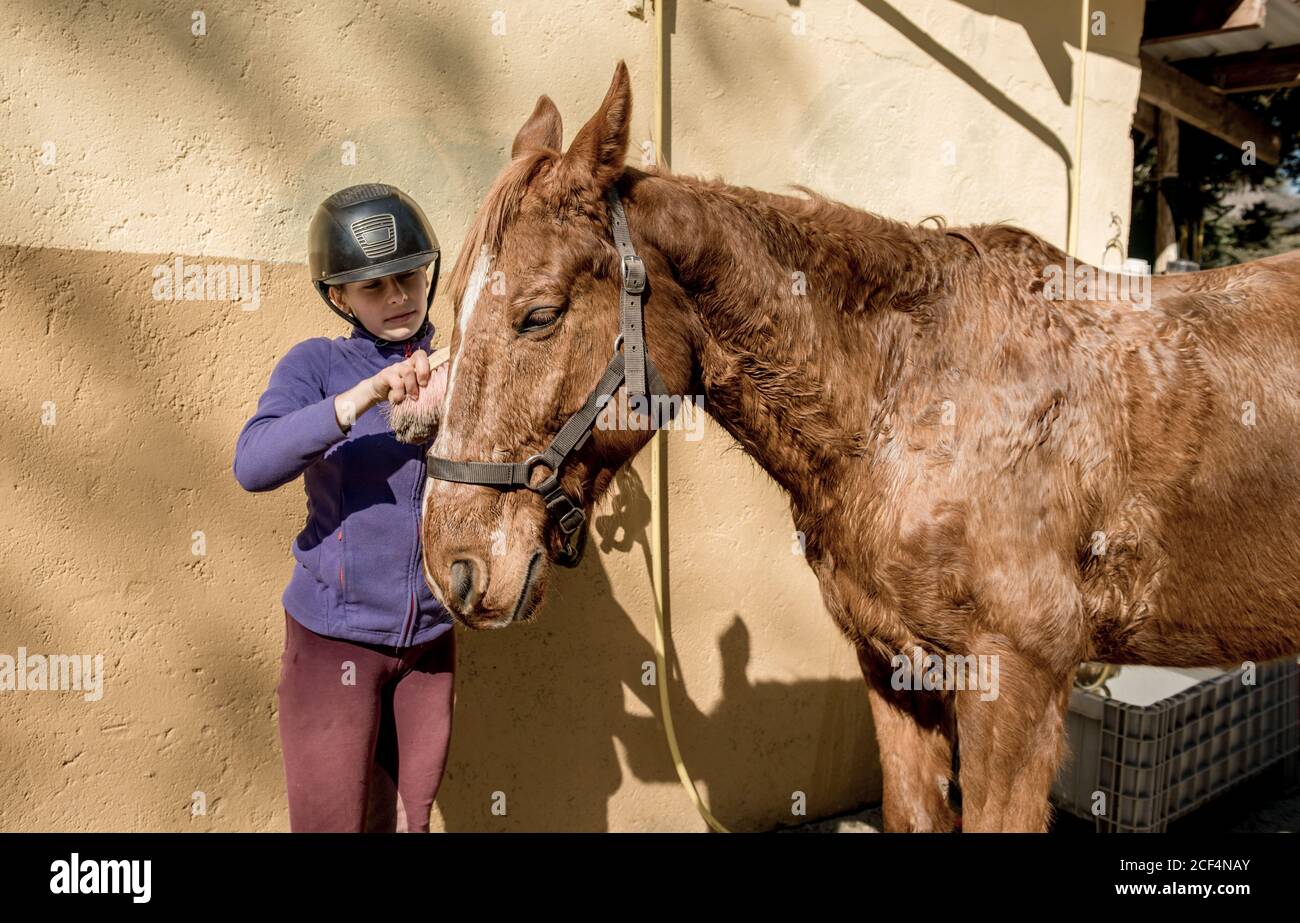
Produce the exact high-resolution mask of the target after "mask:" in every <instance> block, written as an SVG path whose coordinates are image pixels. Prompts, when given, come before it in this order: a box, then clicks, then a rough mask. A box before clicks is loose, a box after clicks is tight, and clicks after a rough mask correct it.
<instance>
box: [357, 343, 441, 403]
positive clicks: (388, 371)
mask: <svg viewBox="0 0 1300 923" xmlns="http://www.w3.org/2000/svg"><path fill="white" fill-rule="evenodd" d="M429 375H430V368H429V354H428V353H426V352H425V351H424V350H422V349H417V350H416V351H415V352H413V353H411V355H409V356H407V357H406V358H405V359H403V360H402V361H401V362H398V363H395V364H393V365H390V366H388V367H387V368H382V369H380V370H379V371H378V372H376V373H375V374H374V375H372V376H371V377H370V378H368V379H367V381H368V382H369V383H370V389H371V394H372V395H373V396H374V402H375V403H376V404H378V403H380V402H381V401H388V403H390V404H400V403H401V402H402V401H404V400H406V399H407V398H410V399H411V400H419V398H420V389H421V388H423V387H424V386H425V385H427V384H428V383H429Z"/></svg>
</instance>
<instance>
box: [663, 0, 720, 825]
mask: <svg viewBox="0 0 1300 923" xmlns="http://www.w3.org/2000/svg"><path fill="white" fill-rule="evenodd" d="M665 5H666V0H654V11H655V139H654V142H655V159H656V161H657V162H658V163H659V164H660V165H662V167H663V168H664V169H665V170H667V169H668V159H667V157H666V156H665V154H664V149H665V144H664V141H665V139H666V138H667V137H668V121H667V119H668V113H667V111H666V106H665V105H664V103H665V100H666V99H667V95H668V73H667V70H668V59H667V55H666V54H665V52H666V51H667V48H666V45H667V43H668V17H667V16H666V15H665V14H664V6H665ZM694 412H695V413H699V410H698V409H696V410H695V411H694ZM667 509H668V440H667V437H665V436H664V433H663V430H655V434H654V436H652V437H651V439H650V582H651V584H652V586H653V588H654V598H655V670H656V671H657V672H656V674H655V675H656V677H657V679H658V681H657V682H656V683H655V685H656V686H658V687H659V711H660V713H661V714H662V715H663V720H664V736H665V737H667V738H668V750H669V752H670V753H671V754H672V757H673V766H675V767H676V769H677V778H678V779H680V780H681V782H682V787H683V788H685V789H686V794H687V795H689V796H690V798H691V801H692V803H694V805H695V810H697V811H699V812H700V817H702V818H704V822H705V823H706V824H708V825H709V826H710V827H711V828H713V829H714V830H716V831H717V832H718V833H728V832H730V831H728V830H727V828H726V827H724V826H722V824H720V823H718V820H717V818H715V817H714V816H713V815H712V814H711V813H710V812H709V809H708V807H707V806H706V805H705V804H704V799H702V798H701V797H700V793H699V791H698V790H696V788H695V782H694V781H693V780H692V779H691V774H690V773H689V772H687V771H686V763H685V762H684V761H683V760H682V751H681V748H680V747H678V746H677V732H676V731H675V730H674V729H673V712H672V708H671V706H670V705H669V704H668V683H669V680H670V676H671V674H669V672H668V665H667V662H666V659H665V655H664V650H665V644H664V637H665V631H664V621H665V618H666V614H667V610H668V603H669V599H668V557H667V555H666V553H665V547H664V546H665V544H666V541H667V538H668V536H667V533H666V526H667V522H666V521H665V518H664V512H665V511H666V510H667Z"/></svg>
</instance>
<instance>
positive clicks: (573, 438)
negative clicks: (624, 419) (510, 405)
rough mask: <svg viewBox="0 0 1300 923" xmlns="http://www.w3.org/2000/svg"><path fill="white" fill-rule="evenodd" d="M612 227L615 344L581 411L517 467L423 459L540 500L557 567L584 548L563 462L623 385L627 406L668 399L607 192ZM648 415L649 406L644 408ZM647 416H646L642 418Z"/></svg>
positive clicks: (641, 268)
mask: <svg viewBox="0 0 1300 923" xmlns="http://www.w3.org/2000/svg"><path fill="white" fill-rule="evenodd" d="M605 198H606V200H607V201H608V203H609V213H610V218H611V219H612V222H613V225H614V245H615V246H616V247H617V248H618V255H619V258H620V266H621V270H622V287H621V288H622V290H621V294H620V311H619V334H618V337H617V338H616V339H615V340H614V354H613V356H612V357H611V358H610V360H609V364H608V365H607V366H605V374H603V375H602V376H601V377H600V381H599V382H598V383H597V384H596V387H595V389H594V390H593V391H592V392H591V394H590V395H589V396H588V397H587V402H586V403H585V404H583V405H582V409H581V410H579V411H578V412H577V413H575V414H574V415H573V416H571V417H569V419H568V420H566V421H565V423H564V425H563V426H562V427H560V431H559V432H558V433H556V434H555V438H554V439H552V440H551V442H550V445H548V446H547V447H546V448H545V449H543V450H542V451H541V452H538V453H537V454H536V455H531V456H529V457H528V458H526V459H525V460H524V461H521V462H477V461H452V460H451V459H448V458H438V457H436V456H433V455H430V456H428V458H427V459H426V464H427V466H428V474H429V476H430V477H434V478H437V479H438V480H440V481H456V482H458V483H461V484H479V485H482V486H485V487H495V488H497V489H498V490H503V491H504V490H518V489H520V488H523V489H526V490H531V491H533V492H534V493H536V494H538V495H540V496H541V498H542V500H543V501H545V503H546V509H547V512H548V513H549V514H550V516H551V518H552V519H554V520H555V522H556V524H557V525H558V526H559V527H560V531H561V532H563V533H564V536H565V540H564V547H563V549H562V552H561V555H560V557H559V559H558V560H557V561H556V563H558V564H561V565H563V566H565V567H577V566H578V562H579V561H581V560H582V553H583V551H584V550H585V549H586V546H587V529H586V525H587V514H586V513H584V512H583V509H582V504H581V503H578V502H575V501H574V500H573V499H572V498H570V497H569V495H568V494H567V493H565V492H564V490H563V488H561V487H560V469H561V468H562V467H563V466H564V464H565V462H567V461H568V460H569V458H570V457H571V456H572V455H573V454H574V453H575V452H577V451H579V450H580V449H581V448H582V447H583V446H584V445H586V443H587V439H588V438H589V437H590V436H591V432H592V428H593V427H594V426H595V425H596V418H597V417H598V416H599V415H600V412H601V410H602V409H603V408H604V406H605V404H606V403H608V402H609V401H610V400H611V399H613V397H614V395H615V394H617V393H618V388H619V385H620V384H622V383H623V382H624V381H625V380H626V382H627V397H628V403H629V406H631V405H633V404H634V403H635V402H638V399H640V398H643V397H645V396H646V393H647V392H646V384H647V382H648V383H649V385H650V393H651V394H667V388H665V387H664V383H663V379H662V378H660V377H659V371H658V370H657V369H656V368H655V366H654V363H653V362H651V361H650V357H649V356H648V355H646V348H645V331H644V329H643V324H642V321H643V311H642V308H643V301H644V298H645V283H646V274H645V264H644V263H642V262H641V258H640V257H639V256H637V255H636V250H635V249H634V248H633V246H632V238H631V236H630V235H629V233H628V229H627V216H626V215H625V214H624V212H623V203H622V201H621V200H620V199H619V197H618V192H617V190H616V189H615V188H614V187H613V186H610V188H609V191H608V192H607V193H606V196H605ZM646 409H647V411H648V410H649V406H648V402H647V404H646ZM647 415H648V414H647ZM651 424H652V425H653V417H651ZM538 467H546V468H548V469H550V472H551V474H550V476H549V477H547V478H546V480H544V481H543V482H542V483H541V484H538V485H537V486H536V487H534V486H532V483H531V481H532V478H531V475H532V473H533V469H535V468H538Z"/></svg>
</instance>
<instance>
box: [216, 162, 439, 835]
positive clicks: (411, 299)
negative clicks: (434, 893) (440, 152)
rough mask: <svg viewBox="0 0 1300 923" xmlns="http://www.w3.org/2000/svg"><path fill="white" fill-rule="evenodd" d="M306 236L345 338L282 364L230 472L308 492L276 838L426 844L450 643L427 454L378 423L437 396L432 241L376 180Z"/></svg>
mask: <svg viewBox="0 0 1300 923" xmlns="http://www.w3.org/2000/svg"><path fill="white" fill-rule="evenodd" d="M308 237H309V241H308V260H307V262H308V268H309V269H310V271H311V277H312V282H313V284H314V285H315V286H316V289H317V291H318V292H320V295H321V297H322V298H323V299H324V300H325V304H326V305H327V306H328V307H329V308H330V309H331V310H332V311H334V312H335V313H336V314H338V315H339V316H340V317H343V318H344V319H345V320H347V321H348V322H349V323H350V324H351V325H352V328H353V329H352V333H351V335H350V336H348V337H335V338H332V339H331V338H328V337H312V338H311V339H307V340H304V341H302V342H301V343H298V344H297V345H296V346H294V347H293V348H292V349H290V350H289V351H288V352H287V353H286V354H285V356H284V358H282V359H281V360H280V361H279V363H278V364H277V365H276V367H275V369H274V371H272V372H271V378H270V383H269V385H268V386H267V389H266V391H265V392H264V393H263V394H262V396H261V399H260V400H259V401H258V405H257V412H256V413H255V414H254V415H253V417H252V418H251V419H249V420H248V422H247V423H245V424H244V427H243V429H242V431H241V432H240V434H239V438H238V441H237V443H236V447H235V460H234V474H235V478H236V480H238V481H239V483H240V485H241V486H243V487H244V489H245V490H250V491H263V490H273V489H275V488H277V487H280V486H281V485H283V484H287V483H289V482H290V481H293V480H294V479H296V478H297V477H298V475H300V474H301V475H303V481H304V487H305V490H306V494H307V523H306V525H305V526H304V528H303V530H302V532H300V533H299V535H298V537H297V538H296V539H295V540H294V543H293V555H294V558H295V559H296V560H297V564H296V566H295V567H294V571H293V576H292V577H291V578H290V580H289V584H288V586H287V587H286V589H285V591H284V594H283V597H282V602H283V605H284V610H285V621H284V625H285V645H284V656H283V658H282V660H281V673H280V683H279V687H278V688H277V697H278V700H279V723H280V742H281V746H282V749H283V752H284V772H285V781H286V787H287V790H288V795H289V825H290V828H291V829H292V830H293V831H295V832H299V831H355V832H360V831H363V830H370V831H377V830H387V831H392V830H393V829H395V828H397V829H404V830H410V831H427V830H428V829H429V812H430V808H431V806H432V804H433V798H434V795H436V794H437V791H438V784H439V782H440V781H441V778H442V771H443V767H444V765H445V764H446V759H447V748H448V743H449V741H450V737H451V719H452V678H453V671H454V664H455V635H454V634H453V632H452V620H451V616H450V614H449V613H448V612H447V610H446V609H444V608H443V607H442V605H441V603H439V602H438V601H437V600H435V599H434V598H433V595H432V594H431V593H430V592H429V589H428V587H427V586H426V585H425V581H424V570H423V567H422V564H421V549H420V532H419V530H420V514H421V501H422V494H423V487H424V481H425V467H424V455H425V450H426V449H427V448H428V441H426V442H425V443H424V444H423V445H406V444H403V443H400V442H398V441H397V439H396V438H395V437H394V435H393V430H392V427H391V425H390V421H391V420H392V416H393V414H394V413H396V412H397V408H399V407H400V408H403V413H404V415H405V416H408V417H409V416H412V415H413V411H414V413H418V414H419V415H420V416H421V417H422V418H423V419H424V422H425V423H430V422H431V421H432V420H433V418H434V415H435V414H436V408H437V407H438V406H440V405H441V403H442V396H443V393H444V392H445V390H446V386H447V381H446V371H447V366H446V365H445V364H441V363H440V364H439V365H438V366H437V367H436V368H431V366H430V362H429V356H428V353H427V352H426V350H427V349H428V347H429V343H430V340H431V339H432V336H433V333H434V328H433V326H432V324H431V323H430V321H429V317H428V313H429V306H430V305H431V304H432V303H433V296H434V292H435V291H436V289H437V284H438V263H439V256H440V253H439V249H438V241H437V238H436V237H435V235H434V233H433V229H432V228H431V227H430V226H429V222H428V220H427V219H426V218H425V216H424V212H423V211H421V210H420V207H419V206H418V205H417V204H416V203H415V202H414V201H413V200H412V199H411V198H410V197H409V196H407V195H406V194H405V193H403V192H401V191H400V190H398V189H396V188H394V187H392V186H387V185H383V184H378V183H369V184H365V185H361V186H350V187H348V188H347V189H343V190H340V191H339V192H336V193H334V195H332V196H330V197H329V198H328V199H326V200H325V201H324V203H322V204H321V206H320V207H319V208H318V209H317V210H316V214H315V215H314V216H313V218H312V221H311V227H310V230H309V232H308ZM430 267H432V269H433V273H432V277H430V276H429V275H428V273H427V270H428V269H429V268H430ZM385 402H386V404H387V412H386V413H383V412H380V411H377V410H376V408H377V407H379V406H380V405H382V404H385ZM431 439H432V436H430V440H431ZM397 794H400V803H397V801H398V799H397V797H396V795H397Z"/></svg>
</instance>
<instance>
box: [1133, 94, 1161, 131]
mask: <svg viewBox="0 0 1300 923" xmlns="http://www.w3.org/2000/svg"><path fill="white" fill-rule="evenodd" d="M1156 118H1157V116H1156V107H1155V106H1153V105H1151V104H1150V103H1149V102H1147V101H1146V100H1145V99H1139V100H1138V104H1137V110H1136V111H1134V113H1133V127H1134V128H1136V129H1137V130H1138V131H1140V132H1142V134H1144V135H1146V136H1147V137H1148V138H1154V137H1155V136H1156Z"/></svg>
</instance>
